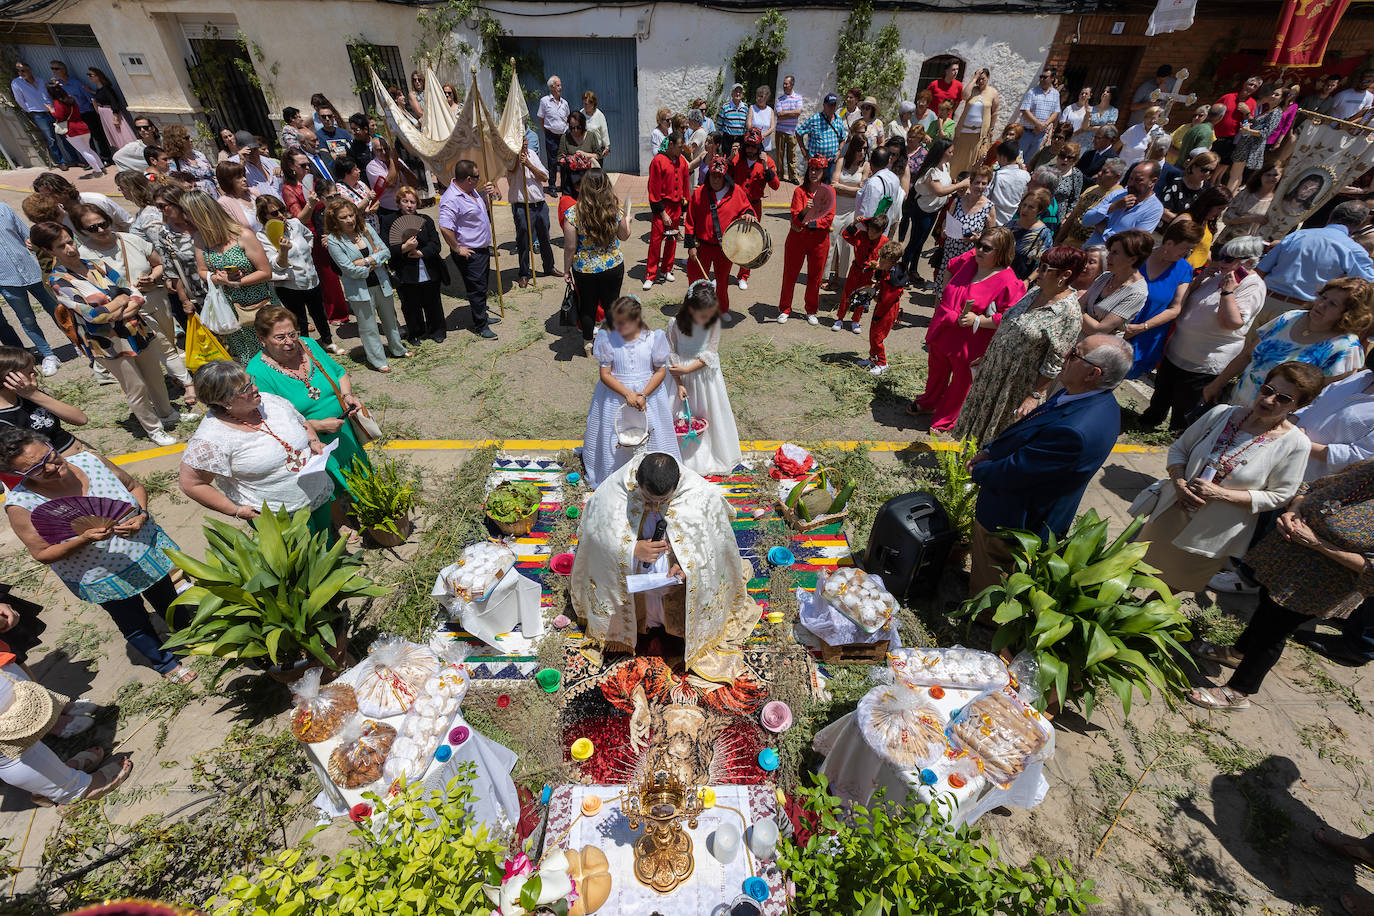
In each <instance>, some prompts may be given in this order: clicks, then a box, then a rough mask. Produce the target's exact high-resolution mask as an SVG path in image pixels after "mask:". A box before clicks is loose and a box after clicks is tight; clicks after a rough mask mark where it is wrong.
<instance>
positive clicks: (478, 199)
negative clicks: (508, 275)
mask: <svg viewBox="0 0 1374 916" xmlns="http://www.w3.org/2000/svg"><path fill="white" fill-rule="evenodd" d="M439 228H440V229H451V230H452V231H453V236H454V238H455V239H456V240H457V241H458V245H459V246H460V247H462V248H490V247H491V223H490V222H488V220H487V205H486V201H485V200H484V199H483V198H482V196H481V195H480V194H467V193H465V192H464V191H463V190H462V189H461V188H459V187H458V183H457V182H456V181H452V182H449V186H448V188H447V190H445V191H444V196H443V197H440V198H439Z"/></svg>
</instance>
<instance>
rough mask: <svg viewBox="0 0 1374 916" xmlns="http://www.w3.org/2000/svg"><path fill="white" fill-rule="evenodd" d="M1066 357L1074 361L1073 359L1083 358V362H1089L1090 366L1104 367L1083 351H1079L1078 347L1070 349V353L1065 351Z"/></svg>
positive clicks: (1069, 360)
mask: <svg viewBox="0 0 1374 916" xmlns="http://www.w3.org/2000/svg"><path fill="white" fill-rule="evenodd" d="M1064 359H1065V360H1067V361H1068V362H1073V361H1075V360H1081V361H1082V362H1085V363H1087V364H1088V365H1089V366H1092V367H1093V368H1094V369H1101V368H1102V367H1101V366H1099V365H1098V364H1097V363H1095V362H1093V361H1092V360H1090V359H1088V358H1087V357H1086V356H1084V355H1083V354H1082V353H1080V352H1078V348H1077V347H1074V348H1073V349H1072V350H1070V351H1069V352H1068V353H1065V354H1064Z"/></svg>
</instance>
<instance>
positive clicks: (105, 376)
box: [91, 363, 119, 385]
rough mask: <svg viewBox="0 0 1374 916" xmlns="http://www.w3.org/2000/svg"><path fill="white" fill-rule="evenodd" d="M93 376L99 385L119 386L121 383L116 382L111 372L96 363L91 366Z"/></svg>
mask: <svg viewBox="0 0 1374 916" xmlns="http://www.w3.org/2000/svg"><path fill="white" fill-rule="evenodd" d="M91 374H92V375H94V376H95V381H96V384H97V385H118V384H119V382H117V381H115V377H114V376H113V375H111V374H110V370H108V369H106V368H105V367H104V366H102V365H100V363H95V364H94V365H92V366H91Z"/></svg>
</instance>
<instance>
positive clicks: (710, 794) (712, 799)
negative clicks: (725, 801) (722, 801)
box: [697, 786, 716, 808]
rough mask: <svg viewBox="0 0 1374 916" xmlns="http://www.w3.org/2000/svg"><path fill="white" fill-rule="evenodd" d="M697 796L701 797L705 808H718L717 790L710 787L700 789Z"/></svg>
mask: <svg viewBox="0 0 1374 916" xmlns="http://www.w3.org/2000/svg"><path fill="white" fill-rule="evenodd" d="M697 795H698V796H700V797H701V806H702V807H703V808H714V807H715V806H716V790H715V789H713V788H711V787H710V786H705V787H703V788H701V789H698V790H697Z"/></svg>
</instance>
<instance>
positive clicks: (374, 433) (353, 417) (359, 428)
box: [305, 349, 382, 445]
mask: <svg viewBox="0 0 1374 916" xmlns="http://www.w3.org/2000/svg"><path fill="white" fill-rule="evenodd" d="M305 355H306V357H307V358H309V360H310V364H311V365H312V366H314V367H315V368H316V369H319V370H320V375H323V376H324V377H325V378H326V379H328V380H329V387H330V388H333V389H334V397H336V398H338V399H339V407H341V408H343V412H344V416H345V417H347V418H348V422H349V423H350V424H351V425H352V426H353V433H354V435H356V436H357V437H358V442H359V443H360V444H362V445H367V444H368V443H369V442H371V441H372V440H373V439H380V438H381V437H382V428H381V427H380V426H378V425H377V421H376V420H374V419H372V414H370V413H368V412H367V408H366V407H363V406H362V405H361V404H359V405H358V409H357V410H355V411H353V412H352V413H349V412H348V404H346V403H345V402H344V396H343V392H342V391H340V390H339V384H338V382H336V381H334V377H333V376H332V375H330V374H329V373H328V372H325V371H324V366H321V365H320V361H319V360H317V359H315V354H313V353H311V352H310V351H309V350H308V349H307V350H306V351H305Z"/></svg>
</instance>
